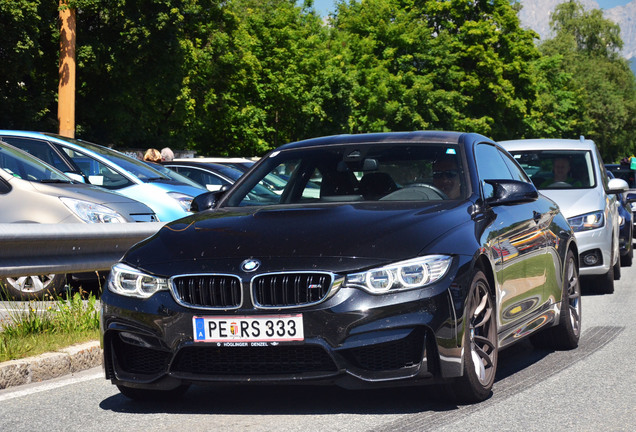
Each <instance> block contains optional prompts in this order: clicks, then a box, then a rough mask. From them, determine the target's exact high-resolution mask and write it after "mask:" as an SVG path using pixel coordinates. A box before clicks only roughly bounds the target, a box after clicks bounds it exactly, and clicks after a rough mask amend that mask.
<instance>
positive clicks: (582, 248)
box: [574, 226, 612, 276]
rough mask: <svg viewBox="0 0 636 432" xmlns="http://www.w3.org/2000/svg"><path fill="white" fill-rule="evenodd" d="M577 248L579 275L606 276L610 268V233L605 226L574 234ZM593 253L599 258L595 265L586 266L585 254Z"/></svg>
mask: <svg viewBox="0 0 636 432" xmlns="http://www.w3.org/2000/svg"><path fill="white" fill-rule="evenodd" d="M574 235H575V237H576V242H577V245H578V248H579V257H580V262H579V275H580V276H593V275H603V274H606V273H607V272H608V271H610V269H611V268H612V231H611V230H609V229H607V226H605V227H604V228H601V229H596V230H591V231H581V232H576V233H574ZM591 252H595V253H597V254H598V255H599V256H600V263H599V264H597V265H586V264H585V262H584V258H585V256H586V254H587V253H591Z"/></svg>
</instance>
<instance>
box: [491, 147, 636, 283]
mask: <svg viewBox="0 0 636 432" xmlns="http://www.w3.org/2000/svg"><path fill="white" fill-rule="evenodd" d="M499 144H501V145H502V146H503V147H504V148H505V149H506V150H508V151H509V152H510V153H511V154H512V155H513V156H514V158H515V160H516V161H517V162H519V163H520V165H521V166H522V167H523V168H524V170H526V172H527V173H528V175H529V176H530V178H531V180H532V182H533V183H534V184H535V185H536V186H537V188H538V189H539V191H540V192H541V193H542V194H543V195H546V196H547V197H548V198H550V199H552V200H554V201H555V202H556V203H557V204H558V205H559V207H560V208H561V211H562V212H563V214H564V215H565V217H567V218H568V222H569V223H570V225H571V226H572V228H573V229H574V233H575V235H576V238H577V242H578V245H579V257H580V272H581V277H582V278H584V279H587V280H588V281H591V282H593V283H592V284H590V285H592V286H593V287H594V289H596V290H598V291H599V292H602V293H612V292H614V280H615V279H618V278H620V265H621V264H620V251H619V247H620V241H619V232H620V216H619V207H620V202H619V200H618V196H617V195H618V194H621V193H624V192H625V191H627V183H626V182H625V181H624V180H620V179H611V180H610V179H609V178H608V176H607V171H606V169H605V165H604V164H603V160H602V158H601V155H600V153H599V151H598V148H597V147H596V144H594V141H592V140H586V139H580V140H569V139H527V140H515V141H501V142H500V143H499Z"/></svg>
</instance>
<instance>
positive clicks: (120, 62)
mask: <svg viewBox="0 0 636 432" xmlns="http://www.w3.org/2000/svg"><path fill="white" fill-rule="evenodd" d="M219 3H220V2H219V1H214V0H141V1H139V0H134V1H132V0H77V2H76V5H77V8H78V12H77V33H78V37H77V41H78V42H77V43H78V47H77V61H78V86H77V98H76V99H77V100H76V107H77V110H76V117H77V119H76V123H77V128H78V131H77V132H78V135H80V136H83V137H85V138H88V139H93V140H95V141H97V142H101V143H109V144H115V145H126V146H134V147H156V148H161V147H162V146H172V147H176V148H184V147H186V145H187V144H188V142H189V127H188V126H189V125H190V123H191V117H192V101H191V97H190V94H189V91H190V89H189V86H188V78H189V72H190V67H191V66H192V63H193V61H194V60H193V57H194V52H193V41H196V38H197V37H199V36H200V34H199V33H198V32H199V31H200V28H201V26H203V25H204V23H208V22H209V23H214V22H217V17H218V15H219Z"/></svg>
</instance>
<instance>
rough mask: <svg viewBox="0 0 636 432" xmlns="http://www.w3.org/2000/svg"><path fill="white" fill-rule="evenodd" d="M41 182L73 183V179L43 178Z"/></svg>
mask: <svg viewBox="0 0 636 432" xmlns="http://www.w3.org/2000/svg"><path fill="white" fill-rule="evenodd" d="M40 183H72V181H71V180H61V179H42V180H40Z"/></svg>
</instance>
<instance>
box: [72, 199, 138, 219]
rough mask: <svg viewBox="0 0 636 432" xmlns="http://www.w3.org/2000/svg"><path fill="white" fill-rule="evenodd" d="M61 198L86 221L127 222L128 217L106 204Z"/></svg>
mask: <svg viewBox="0 0 636 432" xmlns="http://www.w3.org/2000/svg"><path fill="white" fill-rule="evenodd" d="M60 200H61V201H62V202H63V203H64V205H65V206H66V207H68V208H69V209H70V210H71V211H72V212H73V213H75V215H77V217H79V218H80V219H81V220H83V221H84V222H86V223H125V222H126V219H125V218H124V217H123V216H122V215H121V214H119V213H117V212H116V211H115V210H113V209H111V208H109V207H106V206H105V205H101V204H96V203H92V202H89V201H82V200H77V199H74V198H67V197H60Z"/></svg>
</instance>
